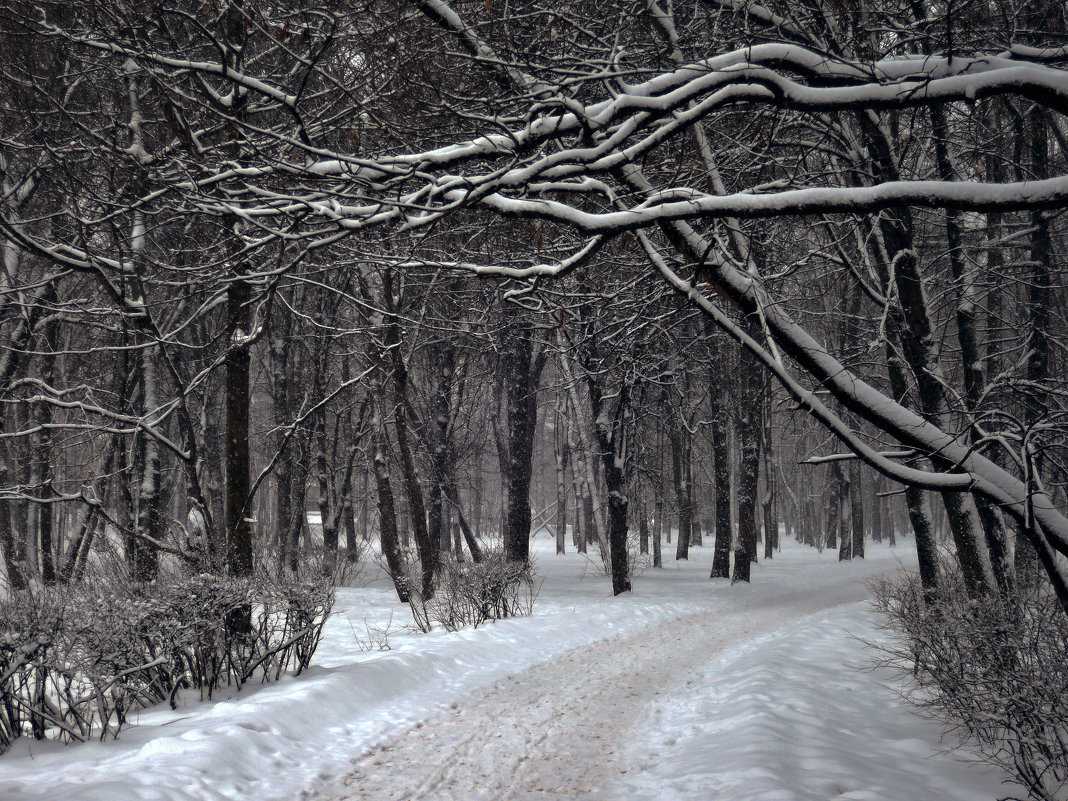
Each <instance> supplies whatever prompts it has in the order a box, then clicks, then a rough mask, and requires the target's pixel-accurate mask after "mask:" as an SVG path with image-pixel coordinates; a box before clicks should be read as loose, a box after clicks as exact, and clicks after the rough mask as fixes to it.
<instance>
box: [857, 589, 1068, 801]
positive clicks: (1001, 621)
mask: <svg viewBox="0 0 1068 801" xmlns="http://www.w3.org/2000/svg"><path fill="white" fill-rule="evenodd" d="M875 598H876V601H875V604H876V607H877V608H878V610H879V611H880V612H882V613H883V614H884V615H885V617H886V621H887V626H888V628H889V630H890V631H892V632H893V633H894V635H895V637H894V638H893V640H892V641H891V643H890V644H889V645H886V646H885V647H883V653H884V655H885V657H886V658H885V663H886V664H888V665H890V666H893V667H895V668H897V669H899V670H900V671H901V673H902V675H903V676H905V677H906V678H907V679H908V682H907V685H906V686H907V689H906V692H905V695H906V697H907V698H908V700H909V701H910V702H911V703H913V704H914V705H916V706H917V707H918V708H920V709H921V710H922V711H923V712H925V713H927V714H930V715H931V716H932V717H934V718H937V719H939V720H941V721H942V722H943V723H944V724H945V725H946V728H947V733H948V734H950V735H952V736H955V737H957V738H958V739H959V740H960V741H961V743H962V745H963V746H964V747H966V748H968V749H969V750H972V751H974V752H975V753H976V754H977V755H978V757H979V759H980V760H982V761H984V762H988V763H990V764H994V765H997V766H998V767H1000V768H1002V769H1004V770H1005V771H1006V772H1008V773H1009V774H1010V775H1011V776H1012V778H1013V779H1014V780H1015V781H1016V782H1018V783H1019V784H1021V785H1023V787H1025V788H1027V796H1026V797H1027V798H1029V799H1041V800H1042V801H1064V800H1065V799H1068V620H1066V618H1065V615H1064V612H1063V610H1062V609H1061V608H1060V606H1059V604H1058V603H1057V599H1056V598H1055V597H1054V595H1053V592H1052V591H1048V592H1040V593H1037V594H1035V595H1031V596H1028V597H1027V598H1025V599H1020V600H1019V602H1017V603H1014V604H1009V603H1006V602H1004V601H1003V600H1002V599H1001V598H999V597H997V596H992V597H990V598H987V599H985V600H982V601H974V600H971V599H969V598H968V597H967V594H966V593H965V591H964V587H963V582H962V581H961V580H960V577H959V576H957V577H953V576H952V575H948V576H946V577H945V580H944V581H943V586H942V587H941V588H940V589H939V592H938V594H937V598H936V599H935V600H933V601H927V602H925V600H924V595H923V591H922V588H921V587H920V585H919V581H918V579H916V578H915V577H909V578H901V579H895V580H883V581H880V582H877V583H876V585H875Z"/></svg>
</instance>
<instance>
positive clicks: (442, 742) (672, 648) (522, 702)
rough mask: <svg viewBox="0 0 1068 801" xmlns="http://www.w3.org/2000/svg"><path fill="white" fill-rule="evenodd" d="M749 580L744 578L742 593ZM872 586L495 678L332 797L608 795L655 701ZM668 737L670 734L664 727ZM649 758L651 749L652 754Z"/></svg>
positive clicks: (660, 631)
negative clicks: (722, 658)
mask: <svg viewBox="0 0 1068 801" xmlns="http://www.w3.org/2000/svg"><path fill="white" fill-rule="evenodd" d="M744 592H745V589H744V588H740V589H739V594H742V593H744ZM867 596H868V591H867V589H866V587H865V586H864V585H863V583H862V581H861V580H860V579H859V578H854V579H852V580H850V581H848V582H847V583H843V584H839V585H830V586H824V587H821V588H819V590H818V591H811V590H810V591H803V592H793V593H784V594H781V595H776V596H774V597H771V598H766V599H762V600H761V601H759V602H757V603H744V602H742V601H739V602H736V603H732V604H729V605H728V606H727V608H725V609H722V610H720V611H710V610H707V609H706V610H702V611H700V612H697V613H695V614H690V615H686V616H685V617H682V618H678V619H676V620H673V621H671V622H669V623H667V624H666V625H662V626H660V627H653V628H651V629H647V630H643V631H639V632H637V633H634V634H629V635H625V636H620V637H614V638H611V639H608V640H602V641H601V642H597V643H594V644H593V645H591V646H587V647H581V648H577V649H575V650H573V651H570V652H569V653H567V654H565V655H563V656H562V657H560V658H557V659H555V660H552V661H551V662H548V663H544V664H540V665H536V666H534V667H532V668H530V669H528V670H526V671H524V672H522V673H519V674H516V675H514V676H510V677H508V678H506V679H504V680H502V681H499V682H497V683H496V684H495V685H494V686H492V687H491V688H490V689H488V690H486V691H484V692H482V693H479V694H476V695H474V696H473V697H470V698H468V699H463V700H461V701H460V702H458V703H457V702H454V703H453V704H452V705H451V708H450V709H448V710H447V711H446V712H445V713H443V714H439V715H437V716H435V717H433V718H431V719H430V720H427V721H425V722H420V723H419V724H417V725H416V726H415V727H413V728H412V729H410V730H408V731H406V732H404V733H402V734H400V735H399V736H397V737H396V738H394V739H393V740H391V741H390V742H388V743H386V744H384V745H382V746H381V747H379V748H376V749H374V750H371V751H370V752H368V753H366V754H364V755H362V756H361V757H360V758H359V759H358V761H357V762H356V763H355V765H354V767H353V770H352V772H351V773H350V774H349V775H348V776H347V777H346V778H345V780H344V781H343V785H344V787H343V788H342V789H340V790H337V791H336V793H330V794H325V796H326V797H328V798H331V799H332V801H334V800H335V799H336V801H341V799H345V800H346V801H347V800H348V799H352V800H353V801H355V800H356V799H361V800H362V799H368V800H369V801H371V800H373V801H386V800H387V799H389V801H407V799H426V801H431V800H432V799H434V800H436V799H442V800H444V799H449V800H450V801H451V800H452V799H456V801H462V800H463V799H494V801H498V800H499V801H505V800H506V799H514V800H515V801H520V800H525V799H546V801H551V800H553V799H559V800H560V801H565V799H580V798H585V799H606V800H607V799H609V798H619V797H620V796H619V790H620V788H619V787H618V786H615V785H617V784H618V781H619V779H620V778H621V777H624V776H626V774H627V773H628V772H629V771H631V770H632V769H633V768H634V765H633V764H631V762H630V761H629V760H628V759H627V758H626V756H627V753H626V752H627V750H628V747H629V746H630V745H631V744H633V743H634V742H635V741H638V740H640V739H641V736H642V734H643V732H642V731H641V727H642V726H643V725H644V724H645V723H646V721H647V715H648V710H649V709H650V708H651V707H652V706H653V705H654V704H657V703H658V702H663V700H664V699H667V698H679V697H680V696H681V697H683V698H684V697H686V696H687V695H688V694H692V693H693V691H694V686H695V677H697V676H698V675H700V674H701V673H703V672H704V671H705V670H706V669H707V666H708V665H709V663H710V662H711V661H712V660H713V659H714V658H715V657H716V656H717V655H719V654H721V653H722V652H724V651H726V650H728V649H731V648H735V647H737V646H739V645H740V644H744V643H748V642H752V641H753V640H754V639H756V638H758V637H762V636H764V635H767V634H769V633H772V632H775V631H778V630H780V629H783V628H784V627H786V626H788V625H789V624H790V623H792V622H794V621H796V620H798V619H800V618H803V617H806V616H809V615H812V614H814V613H816V612H820V611H823V610H827V609H831V608H834V607H838V606H841V605H843V604H848V603H851V602H856V601H859V600H861V599H864V598H866V597H867ZM668 744H669V745H671V744H674V743H673V741H672V740H671V738H668ZM645 756H646V760H647V761H650V764H652V763H655V760H656V754H655V752H654V753H650V754H647V755H645Z"/></svg>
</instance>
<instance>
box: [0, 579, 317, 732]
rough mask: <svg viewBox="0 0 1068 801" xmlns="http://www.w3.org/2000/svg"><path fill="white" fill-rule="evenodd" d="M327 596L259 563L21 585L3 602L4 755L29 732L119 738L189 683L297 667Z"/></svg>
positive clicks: (195, 685)
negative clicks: (143, 579) (233, 571)
mask: <svg viewBox="0 0 1068 801" xmlns="http://www.w3.org/2000/svg"><path fill="white" fill-rule="evenodd" d="M332 604H333V590H332V588H331V585H330V584H329V582H326V581H322V580H320V581H309V580H306V579H305V580H299V581H298V580H290V579H287V578H285V577H284V576H283V577H279V576H271V575H268V574H266V573H262V572H261V573H259V574H257V575H256V576H254V577H252V578H248V579H232V578H226V577H219V576H214V575H209V574H200V575H194V576H189V577H169V578H161V579H160V580H158V581H156V582H153V583H151V584H147V585H130V584H126V583H119V582H114V583H110V584H103V583H101V584H96V585H94V586H90V587H80V586H79V587H46V588H43V589H42V588H38V589H34V590H29V591H23V592H20V593H18V594H16V595H15V596H13V597H11V598H9V599H6V600H5V601H3V602H2V603H0V621H2V623H0V753H3V751H5V750H6V749H7V748H8V747H9V746H10V744H11V743H12V742H13V741H14V740H15V739H16V738H18V737H20V736H24V735H31V736H33V737H35V738H37V739H45V738H49V739H62V740H75V741H84V740H88V739H90V738H92V737H99V738H101V739H103V738H105V737H107V736H109V735H110V736H116V735H118V733H119V731H120V730H121V729H122V727H123V726H124V725H126V723H127V722H128V719H129V714H130V712H131V711H133V710H137V709H140V708H143V707H146V706H150V705H152V704H156V703H160V702H162V701H170V702H171V704H172V705H173V704H174V701H175V696H176V694H177V692H178V691H179V690H181V689H184V688H189V689H195V690H199V691H200V694H201V696H202V697H204V696H211V694H212V693H213V692H214V691H215V690H217V689H218V688H219V687H222V686H236V687H241V686H242V685H243V684H245V683H246V682H248V681H250V680H255V679H259V680H261V681H269V680H271V679H277V678H278V677H279V676H281V674H282V673H283V672H284V671H287V670H295V671H296V672H297V673H299V672H300V671H301V670H303V669H304V668H305V667H307V666H308V664H309V662H310V661H311V658H312V655H313V654H314V653H315V649H316V647H317V645H318V643H319V638H320V637H321V635H322V628H323V625H324V623H325V622H326V618H327V617H328V615H329V613H330V609H331V606H332Z"/></svg>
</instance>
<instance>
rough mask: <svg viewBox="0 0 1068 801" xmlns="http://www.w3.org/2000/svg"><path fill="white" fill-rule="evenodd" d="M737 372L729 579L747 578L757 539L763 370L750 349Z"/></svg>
mask: <svg viewBox="0 0 1068 801" xmlns="http://www.w3.org/2000/svg"><path fill="white" fill-rule="evenodd" d="M746 325H747V327H748V328H749V333H750V335H751V336H755V337H762V333H761V331H760V330H759V323H758V321H756V320H753V319H748V320H747V321H746ZM738 374H739V377H740V380H741V381H742V385H741V389H742V391H741V393H739V394H740V398H739V400H740V401H741V402H740V403H739V406H738V416H737V419H738V444H739V449H740V451H741V454H740V455H741V461H740V469H739V472H738V494H737V503H738V543H737V545H735V548H734V575H733V576H732V577H731V581H732V582H738V581H746V582H747V581H749V579H750V564H751V563H752V562H754V561H756V539H757V520H756V510H757V490H758V482H759V478H760V435H761V429H762V428H763V421H762V420H761V414H760V410H761V404H760V397H761V393H762V391H763V386H762V380H763V377H762V374H761V373H760V371H759V369H758V368H757V364H756V361H755V359H754V358H753V357H752V355H751V354H750V353H749V351H746V350H743V351H742V354H741V359H740V363H739V370H738Z"/></svg>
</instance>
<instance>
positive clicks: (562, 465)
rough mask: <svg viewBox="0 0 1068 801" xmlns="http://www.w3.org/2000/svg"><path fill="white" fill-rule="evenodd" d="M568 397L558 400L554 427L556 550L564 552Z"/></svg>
mask: <svg viewBox="0 0 1068 801" xmlns="http://www.w3.org/2000/svg"><path fill="white" fill-rule="evenodd" d="M566 405H567V404H566V399H565V398H564V396H563V395H561V396H560V397H559V398H557V401H556V425H555V426H554V427H553V432H554V437H553V443H554V445H555V449H554V453H555V456H556V552H557V553H558V554H562V553H564V545H565V543H566V542H567V459H568V448H567V435H566V433H564V434H563V435H561V429H563V428H566V426H567V419H566V415H565V408H566Z"/></svg>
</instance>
